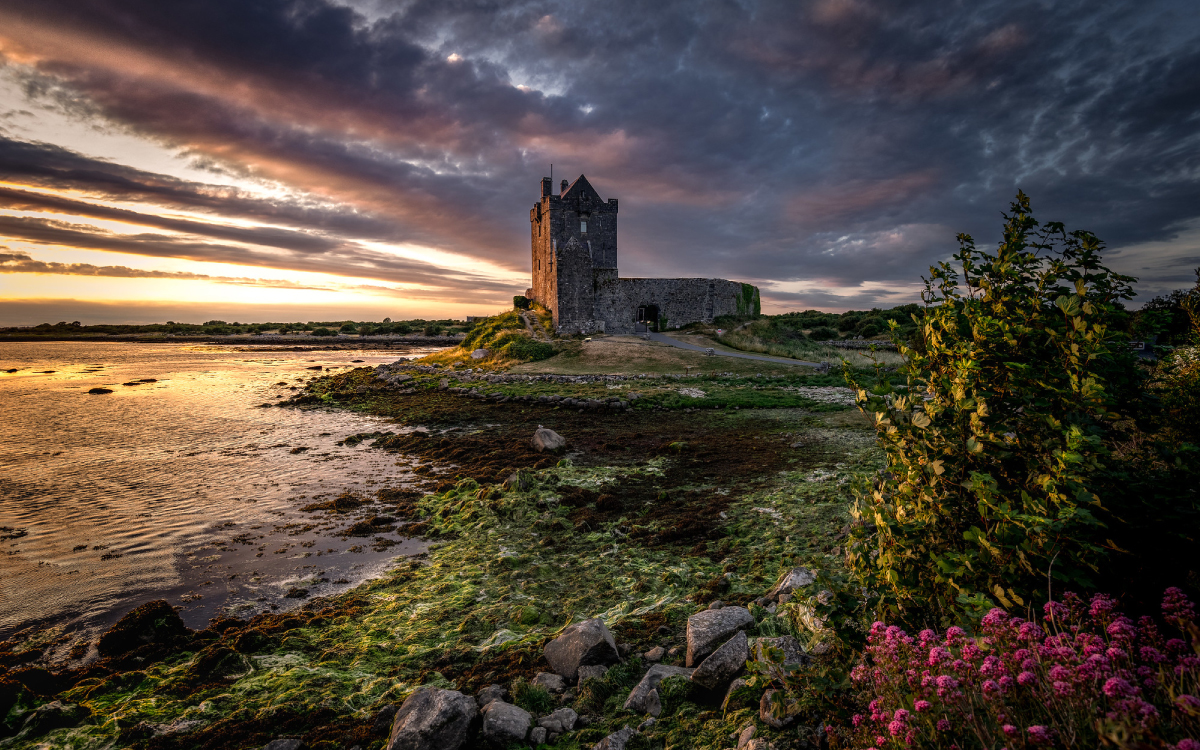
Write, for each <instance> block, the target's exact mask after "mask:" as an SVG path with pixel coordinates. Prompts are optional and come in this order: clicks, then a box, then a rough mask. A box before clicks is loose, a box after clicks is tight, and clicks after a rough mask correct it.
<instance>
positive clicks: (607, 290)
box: [525, 175, 759, 334]
mask: <svg viewBox="0 0 1200 750" xmlns="http://www.w3.org/2000/svg"><path fill="white" fill-rule="evenodd" d="M551 183H552V179H551V178H549V177H544V178H542V196H541V199H540V200H539V201H538V202H537V203H535V204H534V206H533V208H532V209H531V210H530V212H529V224H530V237H531V240H532V243H533V287H532V288H530V289H529V290H527V291H526V293H525V296H526V297H529V298H531V299H533V300H535V301H537V302H539V303H541V304H542V305H543V306H545V307H546V309H548V310H549V311H550V312H551V313H553V315H554V325H555V327H556V329H557V330H558V331H559V332H560V333H566V334H573V333H595V332H600V333H636V332H640V331H646V330H653V331H657V330H662V329H665V328H678V327H680V326H683V325H687V324H688V323H697V322H705V323H711V322H712V320H713V318H715V317H717V316H719V315H738V314H741V315H745V314H757V313H758V311H759V297H758V288H757V287H754V286H751V285H750V284H740V283H738V282H735V281H726V280H724V279H622V278H619V277H618V276H617V199H616V198H609V199H608V201H607V202H605V201H603V200H601V199H600V194H599V193H597V192H596V189H595V188H593V187H592V186H591V184H590V183H589V182H588V181H587V177H585V176H583V175H580V176H579V179H577V180H575V182H574V183H572V184H570V185H569V186H568V184H567V181H566V180H563V181H562V188H561V190H560V192H559V194H558V195H554V194H553V185H552V184H551Z"/></svg>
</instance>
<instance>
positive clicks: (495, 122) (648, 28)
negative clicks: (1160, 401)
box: [0, 0, 1200, 307]
mask: <svg viewBox="0 0 1200 750" xmlns="http://www.w3.org/2000/svg"><path fill="white" fill-rule="evenodd" d="M0 55H4V56H6V58H7V61H8V62H7V64H8V66H9V68H10V70H12V71H16V74H17V75H19V77H20V78H21V80H22V82H23V85H24V91H25V92H26V96H27V97H29V99H30V100H32V101H36V102H39V103H40V104H42V105H44V106H53V107H57V108H58V109H59V110H60V111H62V112H64V113H66V114H68V115H70V116H74V117H78V118H82V119H85V120H87V121H91V122H98V123H103V124H105V126H108V127H112V128H117V129H121V130H122V131H125V132H129V133H133V134H136V135H138V136H140V137H142V138H145V139H149V140H152V141H154V142H156V143H158V144H161V145H164V146H166V147H168V148H172V149H176V150H178V151H180V152H181V153H184V154H186V155H187V156H188V158H190V159H191V160H192V162H193V163H194V164H196V165H199V166H201V167H203V168H205V169H207V170H210V172H211V173H212V174H213V175H214V177H213V184H207V183H203V182H200V181H191V182H189V181H187V180H183V179H179V178H175V177H169V176H166V175H161V174H156V173H154V172H152V171H148V170H143V169H136V168H134V167H132V166H129V165H125V164H120V163H116V162H113V161H111V160H98V159H95V158H93V157H91V156H89V155H88V154H87V153H83V152H81V150H80V149H77V148H74V147H72V144H70V143H40V142H33V141H32V140H31V139H28V138H18V137H15V136H12V135H11V134H10V135H9V136H8V137H3V131H0V180H4V181H6V182H10V183H15V184H17V185H21V186H29V187H30V188H39V189H46V188H54V189H57V190H64V189H70V190H71V191H72V194H71V196H69V197H64V196H61V195H53V196H48V195H45V194H40V193H37V192H31V191H30V190H23V189H21V188H12V187H10V188H4V189H0V208H8V209H10V210H14V211H17V210H19V211H27V212H44V213H45V214H46V215H45V216H43V217H41V218H31V217H28V216H24V217H2V216H0V218H2V219H4V221H3V222H0V237H7V238H9V239H13V240H16V239H20V240H23V241H27V242H35V243H43V244H45V245H47V246H51V245H54V244H72V243H75V244H72V246H76V247H80V246H82V247H104V248H112V247H113V246H114V243H122V245H121V249H120V251H121V252H126V253H133V254H142V255H145V256H147V257H184V258H189V259H191V260H206V259H211V260H214V261H219V262H223V263H230V262H240V263H244V264H249V265H259V266H266V267H278V268H285V269H291V270H304V271H313V270H316V271H321V272H325V273H343V274H345V275H355V276H366V277H368V278H376V279H380V280H384V281H389V282H395V281H412V282H414V283H424V284H429V285H431V286H435V287H436V286H440V287H441V288H444V289H445V290H446V293H447V294H449V295H451V296H453V295H460V297H458V298H460V299H464V300H465V299H469V298H471V296H472V295H473V294H475V293H482V294H485V295H490V297H489V299H501V298H503V296H504V293H505V289H504V288H501V287H502V285H497V284H489V282H488V280H486V279H483V278H477V277H472V276H471V275H470V274H465V275H464V274H462V273H461V272H449V271H446V272H444V278H441V276H442V274H443V271H441V270H440V269H439V268H437V267H436V266H433V265H430V264H419V263H416V262H409V261H407V260H404V259H396V258H391V257H390V256H388V255H387V254H386V253H382V252H379V251H378V250H372V249H369V248H366V247H364V246H362V245H360V244H357V243H358V242H359V241H369V242H379V243H411V244H415V245H421V246H428V247H432V248H437V249H440V250H445V251H448V252H452V253H457V254H461V255H464V256H468V257H473V258H478V259H481V260H485V261H488V262H490V263H493V264H496V265H499V266H501V267H503V268H507V269H510V270H512V271H515V272H520V271H523V270H524V269H527V267H528V257H529V250H528V224H527V219H526V217H527V212H528V209H529V206H530V205H532V203H533V202H534V200H535V198H536V196H537V186H538V180H539V178H540V177H542V176H543V175H544V174H546V173H547V172H548V169H549V164H550V163H551V162H553V163H554V165H555V167H554V170H555V180H556V182H557V181H558V179H560V177H566V178H574V177H576V176H578V175H579V174H580V173H587V175H588V177H589V180H591V181H592V183H593V184H594V185H595V186H596V187H597V189H598V190H599V191H600V193H601V194H602V195H603V196H604V197H605V198H608V197H617V198H619V199H621V215H620V227H621V230H620V232H621V234H620V253H621V254H620V261H621V272H622V274H623V275H629V276H634V275H690V276H695V275H706V276H707V275H712V276H722V277H725V278H733V279H739V280H746V281H753V282H756V283H759V284H761V285H763V287H764V296H766V297H767V298H768V299H774V300H775V301H776V302H777V303H778V304H780V305H786V306H788V307H796V306H799V307H804V306H832V307H836V306H838V305H839V299H840V301H841V302H842V303H845V304H848V305H850V306H870V305H872V304H877V303H879V302H881V301H890V302H889V303H895V302H896V301H902V300H898V299H897V294H901V295H902V294H903V293H904V290H906V289H911V286H912V284H913V283H914V282H916V281H917V280H918V279H919V276H920V275H921V274H922V273H924V272H925V271H926V269H927V267H928V266H929V264H930V263H932V262H935V261H936V260H939V259H942V258H944V257H945V256H946V255H948V254H949V253H950V252H952V251H953V249H954V247H955V243H954V235H955V233H956V232H959V231H965V232H969V233H971V234H973V235H975V237H976V239H977V240H978V241H979V243H980V244H981V245H990V244H992V243H993V242H994V241H995V239H996V235H997V233H998V229H999V225H1000V218H999V214H1000V211H1002V210H1003V209H1005V208H1006V207H1007V204H1008V202H1009V201H1010V200H1011V199H1012V196H1013V195H1014V194H1015V192H1016V190H1017V189H1018V188H1021V189H1023V190H1024V191H1025V192H1026V193H1028V194H1029V195H1031V196H1032V198H1033V201H1034V208H1035V210H1036V213H1037V215H1038V216H1039V217H1041V218H1043V219H1045V220H1060V221H1064V222H1066V223H1067V225H1068V227H1069V228H1086V229H1090V230H1091V231H1093V232H1096V233H1097V234H1098V235H1100V236H1101V237H1102V238H1104V239H1105V240H1106V241H1107V242H1108V243H1109V245H1110V246H1111V247H1113V248H1114V254H1113V257H1114V258H1119V259H1121V260H1122V263H1123V264H1125V265H1124V266H1123V268H1122V270H1126V266H1127V267H1128V268H1132V269H1134V270H1133V272H1134V273H1135V274H1138V270H1137V269H1139V268H1144V269H1145V270H1143V271H1142V272H1141V273H1140V274H1138V275H1141V276H1142V278H1143V286H1142V288H1143V290H1145V291H1147V292H1150V293H1156V292H1158V291H1162V290H1164V289H1168V288H1172V287H1177V286H1182V285H1183V284H1179V283H1178V279H1179V278H1187V277H1189V276H1190V269H1189V268H1182V269H1181V268H1180V267H1177V266H1181V265H1183V264H1186V263H1191V262H1193V261H1195V259H1196V256H1197V255H1198V254H1200V251H1197V250H1196V249H1195V248H1194V247H1193V248H1191V249H1190V250H1189V249H1188V248H1183V247H1181V246H1180V247H1176V248H1175V249H1174V250H1164V251H1163V252H1162V255H1161V257H1160V258H1158V259H1153V258H1152V259H1148V260H1147V262H1142V260H1143V259H1138V258H1130V257H1129V255H1130V251H1125V252H1124V254H1123V253H1122V252H1121V248H1130V247H1133V246H1138V247H1143V246H1147V243H1160V244H1162V245H1166V246H1170V245H1171V243H1176V245H1178V243H1182V242H1184V241H1185V240H1186V239H1187V238H1188V237H1190V236H1192V235H1189V234H1188V232H1189V231H1190V230H1192V229H1195V228H1196V227H1197V226H1200V128H1198V127H1197V122H1200V21H1198V20H1197V16H1196V14H1195V12H1194V9H1193V8H1192V7H1191V5H1190V4H1187V3H1184V2H1170V1H1162V2H1149V3H1143V4H1138V5H1133V4H1129V3H1122V2H1115V1H1114V2H1084V1H1082V0H1081V1H1079V2H1063V3H1009V2H978V3H967V4H957V5H955V4H946V3H933V2H926V3H912V2H895V1H890V0H877V1H874V2H870V1H868V0H821V1H820V2H812V3H794V2H748V1H747V2H740V3H735V2H725V1H720V0H714V1H712V2H662V3H655V4H647V3H641V2H620V1H617V2H608V3H603V4H571V3H562V2H542V1H530V2H512V3H504V4H496V3H483V2H475V3H473V2H445V1H444V0H442V1H436V2H435V1H434V0H413V1H412V2H404V3H389V2H383V1H382V0H380V1H378V2H361V3H358V4H356V5H355V4H352V5H345V4H335V3H332V2H325V1H323V0H259V1H255V2H245V1H244V0H238V1H237V2H234V0H209V1H207V2H183V3H153V2H150V1H149V0H136V1H133V2H120V3H117V2H114V1H111V0H110V1H107V2H105V1H102V0H85V1H82V2H81V1H78V0H74V1H71V2H68V1H67V0H36V2H35V1H34V0H6V2H5V3H4V4H3V6H0ZM19 104H20V103H10V104H9V106H10V107H11V108H13V109H16V108H19ZM0 108H3V107H0ZM0 114H3V113H2V112H0ZM2 124H3V120H2V119H0V127H2ZM231 175H232V176H241V177H245V178H248V179H258V180H266V181H271V182H273V183H278V184H281V185H284V186H287V187H288V188H290V189H292V190H293V191H295V192H294V195H293V196H292V197H284V198H281V197H263V196H260V195H254V194H250V193H247V192H244V191H239V190H236V189H233V188H229V187H225V186H221V185H219V184H217V183H219V182H221V180H220V179H218V178H221V177H228V176H231ZM296 196H300V197H296ZM99 200H103V201H120V202H122V205H123V207H122V208H120V209H117V208H113V207H111V206H102V205H100V204H99V203H97V202H96V201H99ZM130 204H141V205H144V206H145V209H144V210H133V209H131V208H129V207H128V206H129V205H130ZM171 211H187V212H190V213H200V214H205V215H210V216H211V217H212V220H211V223H210V222H201V221H195V220H192V219H186V218H180V217H178V216H174V215H169V216H168V215H165V214H166V213H169V212H171ZM57 214H70V215H78V216H87V217H90V218H93V219H96V220H117V221H129V222H131V223H134V224H138V225H141V226H145V227H148V228H150V231H148V232H147V233H146V235H144V236H143V235H134V236H129V235H122V236H120V237H119V238H118V237H114V236H111V235H105V234H104V233H103V232H101V231H96V232H93V233H92V234H93V235H94V236H93V237H91V238H90V239H89V238H88V237H84V236H82V235H84V234H88V231H87V230H86V229H84V228H82V227H81V226H78V225H71V226H66V225H64V223H63V222H62V221H60V220H59V219H57V218H55V216H56V215H57ZM221 218H224V219H225V220H226V221H224V222H222V221H220V219H221ZM247 222H252V223H258V224H261V225H269V226H248V225H247ZM160 231H161V232H164V233H168V232H169V233H170V234H162V235H159V234H158V232H160ZM1155 247H1158V245H1155ZM1164 259H1166V260H1164ZM1126 261H1128V262H1126ZM1159 261H1162V262H1159ZM1166 261H1169V263H1168V262H1166ZM797 283H804V284H807V285H810V286H811V287H812V288H813V291H809V292H799V293H797V292H794V291H786V290H788V289H789V288H791V287H792V286H794V285H795V284H797ZM829 289H843V290H844V289H849V290H850V291H849V292H843V294H844V295H845V296H843V297H841V298H838V297H834V296H831V294H830V293H829V291H828V290H829Z"/></svg>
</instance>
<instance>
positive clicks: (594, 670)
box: [579, 649, 619, 683]
mask: <svg viewBox="0 0 1200 750" xmlns="http://www.w3.org/2000/svg"><path fill="white" fill-rule="evenodd" d="M618 650H619V649H618ZM607 673H608V667H606V666H604V665H603V664H585V665H584V666H582V667H580V668H579V682H580V683H582V682H583V681H584V680H600V679H604V675H605V674H607Z"/></svg>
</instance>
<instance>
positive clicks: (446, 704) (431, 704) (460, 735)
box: [387, 688, 479, 750]
mask: <svg viewBox="0 0 1200 750" xmlns="http://www.w3.org/2000/svg"><path fill="white" fill-rule="evenodd" d="M478 722H479V707H478V706H476V705H475V701H474V700H473V699H471V698H468V697H467V696H465V695H463V694H462V693H460V692H458V691H457V690H443V689H442V688H424V689H421V690H418V691H417V692H415V693H413V694H412V695H410V696H408V698H407V699H406V700H405V701H404V703H403V704H402V705H401V706H400V709H399V710H398V711H396V718H395V720H394V721H393V723H392V734H391V737H389V738H388V744H387V750H460V748H464V747H468V746H469V745H470V742H471V738H472V735H473V734H474V732H475V729H476V725H477V724H478Z"/></svg>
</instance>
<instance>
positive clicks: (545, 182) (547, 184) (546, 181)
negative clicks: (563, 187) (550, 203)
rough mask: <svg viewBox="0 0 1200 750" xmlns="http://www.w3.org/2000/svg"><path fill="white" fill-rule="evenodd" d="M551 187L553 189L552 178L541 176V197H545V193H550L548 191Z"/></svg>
mask: <svg viewBox="0 0 1200 750" xmlns="http://www.w3.org/2000/svg"><path fill="white" fill-rule="evenodd" d="M553 189H554V178H552V177H543V178H542V197H543V198H545V197H546V196H547V195H550V192H551V191H552V190H553Z"/></svg>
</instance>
